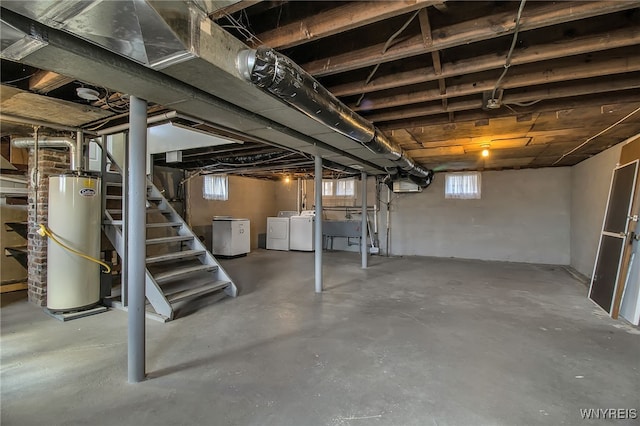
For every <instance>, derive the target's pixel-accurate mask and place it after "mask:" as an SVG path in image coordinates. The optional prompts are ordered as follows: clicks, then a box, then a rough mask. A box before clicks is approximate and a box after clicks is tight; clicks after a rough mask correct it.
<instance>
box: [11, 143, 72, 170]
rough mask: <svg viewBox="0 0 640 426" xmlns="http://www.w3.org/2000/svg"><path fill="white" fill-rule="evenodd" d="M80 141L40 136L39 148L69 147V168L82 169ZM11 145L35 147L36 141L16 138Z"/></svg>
mask: <svg viewBox="0 0 640 426" xmlns="http://www.w3.org/2000/svg"><path fill="white" fill-rule="evenodd" d="M78 142H79V141H75V140H73V139H71V138H65V137H52V136H40V137H39V138H38V148H68V149H69V164H70V165H69V168H70V169H71V170H74V171H78V170H80V167H81V164H82V157H80V158H78V156H81V155H82V152H81V149H78ZM11 145H13V146H14V147H16V148H27V149H29V148H35V145H36V141H35V140H34V139H33V138H15V139H12V140H11Z"/></svg>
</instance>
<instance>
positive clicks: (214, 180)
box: [202, 175, 229, 201]
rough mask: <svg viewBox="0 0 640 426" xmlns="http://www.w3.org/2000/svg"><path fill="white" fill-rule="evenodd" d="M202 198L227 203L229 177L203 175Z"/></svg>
mask: <svg viewBox="0 0 640 426" xmlns="http://www.w3.org/2000/svg"><path fill="white" fill-rule="evenodd" d="M202 197H203V198H204V199H205V200H220V201H227V200H228V199H229V177H228V176H227V175H205V176H204V184H203V185H202Z"/></svg>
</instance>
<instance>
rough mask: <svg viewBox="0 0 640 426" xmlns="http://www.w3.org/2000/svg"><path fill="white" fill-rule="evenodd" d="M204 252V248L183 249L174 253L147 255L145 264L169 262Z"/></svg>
mask: <svg viewBox="0 0 640 426" xmlns="http://www.w3.org/2000/svg"><path fill="white" fill-rule="evenodd" d="M201 254H204V250H184V251H177V252H175V253H167V254H160V255H158V256H151V257H147V265H150V264H153V263H160V262H170V261H172V260H178V259H185V258H187V257H196V256H200V255H201Z"/></svg>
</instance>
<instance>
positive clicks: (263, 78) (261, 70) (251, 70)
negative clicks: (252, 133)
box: [237, 47, 375, 142]
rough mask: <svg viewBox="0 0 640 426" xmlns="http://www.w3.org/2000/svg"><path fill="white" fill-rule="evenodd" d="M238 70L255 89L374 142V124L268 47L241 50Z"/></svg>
mask: <svg viewBox="0 0 640 426" xmlns="http://www.w3.org/2000/svg"><path fill="white" fill-rule="evenodd" d="M237 65H238V70H239V71H240V73H241V74H242V75H243V77H244V78H245V79H246V80H248V81H251V82H252V83H253V84H255V85H256V86H258V87H260V88H262V89H264V90H266V91H268V92H269V93H271V94H272V95H275V96H276V97H278V98H280V99H282V100H283V101H285V102H287V103H288V104H290V105H292V106H293V107H295V108H297V109H298V110H300V111H301V112H303V113H304V114H306V115H308V116H309V117H311V118H313V119H314V120H317V121H320V122H321V123H323V124H325V125H327V126H329V127H330V128H332V129H333V130H335V131H336V132H338V133H341V134H343V135H345V136H347V137H348V138H351V139H353V140H355V141H358V142H369V141H370V140H371V139H373V136H374V132H375V128H374V127H373V124H371V123H370V122H369V121H367V120H365V119H364V118H362V117H360V116H359V115H358V114H356V113H355V112H353V111H352V110H351V109H349V108H348V107H347V106H346V105H345V104H343V103H342V102H340V101H339V100H338V99H337V98H336V97H335V96H333V95H332V94H331V92H329V91H328V90H327V89H325V88H324V87H323V86H322V85H321V84H320V83H318V81H317V80H316V79H315V78H313V77H312V76H311V75H310V74H308V73H307V72H306V71H305V70H303V69H302V68H300V67H299V66H298V65H297V64H296V63H294V62H293V61H292V60H291V59H289V58H287V57H286V56H284V55H281V54H279V53H278V52H276V51H275V50H273V49H270V48H268V47H259V48H258V49H257V50H244V51H242V52H241V53H240V55H239V56H238V63H237Z"/></svg>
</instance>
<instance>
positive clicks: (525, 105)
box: [509, 99, 542, 107]
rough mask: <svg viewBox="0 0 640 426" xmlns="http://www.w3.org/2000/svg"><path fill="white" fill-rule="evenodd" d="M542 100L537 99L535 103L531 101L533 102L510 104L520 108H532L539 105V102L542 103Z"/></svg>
mask: <svg viewBox="0 0 640 426" xmlns="http://www.w3.org/2000/svg"><path fill="white" fill-rule="evenodd" d="M541 100H542V99H537V100H535V101H531V102H509V104H511V105H517V106H520V107H530V106H532V105H535V104H537V103H538V102H540V101H541Z"/></svg>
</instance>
